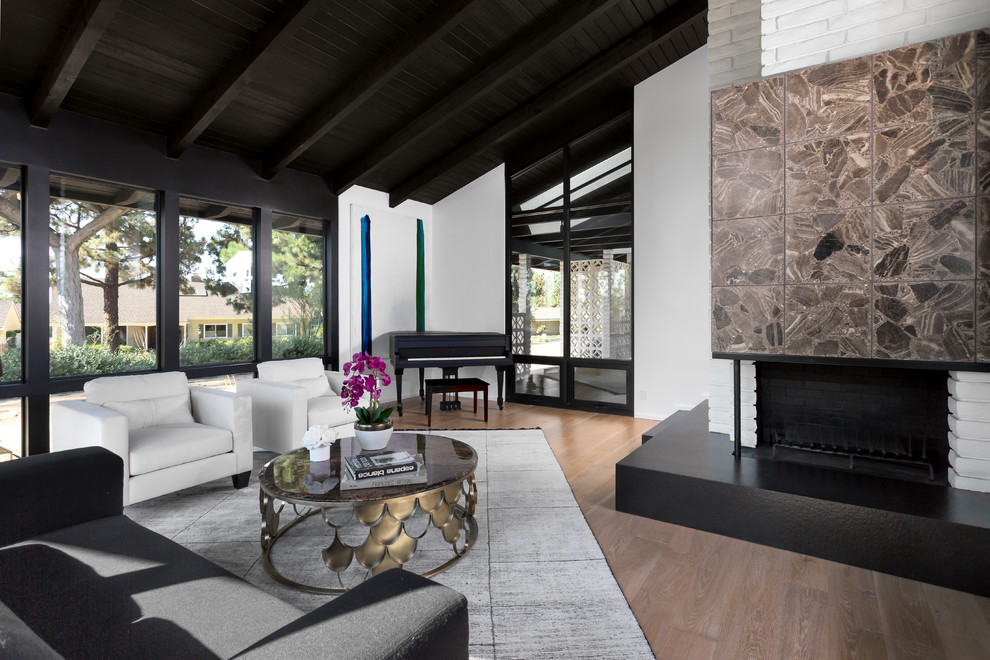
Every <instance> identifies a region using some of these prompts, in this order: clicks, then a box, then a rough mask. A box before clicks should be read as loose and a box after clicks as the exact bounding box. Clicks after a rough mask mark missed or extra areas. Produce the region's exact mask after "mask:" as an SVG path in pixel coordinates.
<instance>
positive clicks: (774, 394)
mask: <svg viewBox="0 0 990 660" xmlns="http://www.w3.org/2000/svg"><path fill="white" fill-rule="evenodd" d="M947 377H948V372H946V371H941V370H929V369H905V368H894V367H858V366H856V367H853V366H836V365H823V364H801V363H788V362H757V363H756V378H757V397H756V398H757V413H756V415H757V417H756V425H757V449H756V454H757V455H758V456H760V457H764V458H773V459H775V460H794V461H799V462H812V463H815V464H818V465H822V466H824V467H834V468H840V469H853V470H863V471H867V472H870V473H873V474H880V475H882V476H888V477H891V478H900V479H907V480H912V481H926V482H929V483H939V484H944V483H946V480H945V474H946V468H947V466H948V440H947V432H948V422H947V415H948V403H947V397H948V390H947V385H946V380H947Z"/></svg>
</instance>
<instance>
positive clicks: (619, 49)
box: [389, 0, 708, 207]
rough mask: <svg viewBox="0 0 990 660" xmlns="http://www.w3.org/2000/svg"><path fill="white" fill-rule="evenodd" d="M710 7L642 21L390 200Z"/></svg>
mask: <svg viewBox="0 0 990 660" xmlns="http://www.w3.org/2000/svg"><path fill="white" fill-rule="evenodd" d="M707 12H708V3H707V1H706V0H687V1H685V2H679V3H677V4H676V5H674V6H673V7H671V8H669V9H667V10H665V11H663V12H661V13H660V14H659V15H658V16H657V17H656V18H654V19H653V20H652V21H650V22H649V23H648V24H647V25H646V26H644V27H643V28H640V29H639V30H637V31H636V32H635V33H633V34H632V35H630V36H628V37H626V38H625V39H623V40H622V41H621V42H619V43H618V44H616V45H615V46H613V47H612V48H610V49H609V50H608V51H606V52H605V53H604V54H603V55H601V56H600V57H598V58H597V59H595V60H593V61H592V62H590V63H588V64H586V65H584V66H583V67H581V68H580V69H578V70H577V71H575V72H574V73H572V74H571V75H569V76H568V77H567V78H565V79H564V80H562V81H560V82H559V83H557V84H556V85H554V86H552V87H550V88H549V89H548V90H546V91H545V92H543V93H542V94H540V95H539V96H537V97H536V98H534V99H532V100H530V101H529V102H527V103H526V104H524V105H523V106H521V107H520V108H518V109H517V110H515V111H514V112H512V113H510V114H509V115H507V116H505V117H503V118H502V119H501V120H499V121H498V122H496V123H495V124H493V125H492V126H490V127H488V128H487V129H485V130H484V131H482V132H481V133H479V134H478V135H476V136H474V137H473V138H471V139H470V140H468V141H466V142H464V143H463V144H461V146H459V147H458V148H456V149H455V150H453V151H452V152H450V153H448V154H447V155H446V156H444V157H443V158H441V159H440V160H438V161H436V162H434V163H432V164H430V165H428V166H427V167H425V168H424V169H422V170H420V171H419V172H416V173H415V174H413V175H412V176H410V177H409V178H407V179H406V180H405V181H403V182H402V183H400V184H399V185H397V186H396V187H395V188H393V189H392V190H390V191H389V205H390V206H392V207H395V206H398V205H399V204H401V203H402V202H404V201H406V200H407V199H409V198H410V197H412V196H414V195H415V194H416V193H417V192H418V191H419V190H421V189H423V188H424V187H426V186H428V185H429V184H430V183H432V182H433V181H434V180H436V179H437V178H439V177H441V176H443V175H444V174H445V173H446V172H448V171H450V170H452V169H454V168H455V167H457V166H458V165H460V164H461V163H463V162H464V161H466V160H468V159H470V158H472V157H473V156H475V155H477V154H478V153H479V152H481V151H483V150H485V149H487V148H489V147H491V146H492V145H494V144H496V143H498V142H499V141H500V140H503V139H505V138H506V137H508V136H510V135H512V134H513V133H515V132H516V131H519V130H521V129H523V128H524V127H525V126H526V125H527V124H528V123H529V122H531V121H533V120H534V119H535V118H536V117H538V116H539V115H540V114H542V113H544V112H547V111H549V110H551V109H553V108H554V107H557V106H559V105H562V104H564V103H567V102H568V101H570V100H571V99H573V98H575V97H576V96H578V95H580V94H581V93H582V92H585V91H586V90H588V89H589V88H590V87H593V86H594V85H595V84H596V83H597V82H599V81H600V80H602V79H603V78H605V77H607V76H609V75H610V74H612V73H614V72H615V71H616V70H618V69H620V68H622V67H624V66H626V65H627V64H629V63H630V62H632V61H634V60H636V59H638V58H639V57H640V56H642V55H643V54H644V53H645V52H647V51H648V50H650V49H652V48H654V47H656V46H657V45H659V44H662V43H663V42H665V41H667V40H669V39H671V38H672V37H673V36H674V35H676V34H678V30H679V29H680V28H681V27H682V26H683V25H684V24H686V23H689V22H691V21H694V20H695V19H697V18H698V17H699V16H704V15H706V14H707Z"/></svg>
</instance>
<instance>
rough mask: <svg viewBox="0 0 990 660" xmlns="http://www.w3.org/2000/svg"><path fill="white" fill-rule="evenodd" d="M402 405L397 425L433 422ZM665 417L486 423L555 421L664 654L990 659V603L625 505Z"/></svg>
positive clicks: (622, 577) (606, 545) (463, 419)
mask: <svg viewBox="0 0 990 660" xmlns="http://www.w3.org/2000/svg"><path fill="white" fill-rule="evenodd" d="M403 404H404V405H403V411H404V413H405V415H404V416H403V417H394V418H393V419H395V421H396V428H401V429H425V428H426V416H425V414H423V404H422V403H421V402H420V401H419V399H418V398H409V399H406V400H404V401H403ZM655 424H656V422H655V421H652V420H646V419H635V418H631V417H619V416H615V415H605V414H600V413H585V412H578V411H571V410H560V409H556V408H543V407H537V406H526V405H521V404H511V403H509V404H506V405H505V409H504V410H501V411H500V410H498V407H497V406H492V408H491V409H490V411H489V421H488V424H487V428H535V427H539V428H541V429H543V432H544V433H545V434H546V436H547V440H548V442H549V443H550V447H551V448H552V449H553V452H554V454H555V455H556V457H557V461H558V462H559V463H560V465H561V467H562V468H563V470H564V474H565V475H566V477H567V480H568V482H569V483H570V485H571V488H572V490H573V491H574V495H575V497H576V498H577V501H578V504H580V506H581V509H582V511H583V512H584V515H585V517H586V518H587V520H588V523H589V525H590V526H591V529H592V531H593V532H594V534H595V536H596V537H597V539H598V543H599V545H601V547H602V551H603V552H604V553H605V557H606V559H607V560H608V563H609V565H610V566H611V568H612V572H613V573H614V574H615V578H616V581H617V582H618V583H619V586H620V588H621V589H622V591H623V593H624V594H625V596H626V600H628V601H629V604H630V606H631V608H632V610H633V612H634V614H635V615H636V618H637V619H638V620H639V623H640V626H641V627H642V629H643V632H644V633H645V634H646V637H647V639H648V640H649V642H650V645H651V646H652V648H653V652H654V654H655V655H656V657H658V658H664V659H666V658H672V659H677V660H682V659H689V660H708V659H711V658H719V659H723V658H724V659H730V658H731V659H733V660H735V659H741V658H774V659H777V658H808V659H812V658H821V659H826V658H827V659H829V660H831V659H834V658H857V659H859V658H868V659H874V658H879V659H883V658H889V659H891V660H895V659H897V660H900V659H901V658H926V659H941V658H945V659H946V660H954V659H962V660H977V659H981V658H982V659H990V599H987V598H980V597H977V596H974V595H972V594H967V593H963V592H959V591H953V590H951V589H945V588H942V587H936V586H932V585H929V584H922V583H920V582H915V581H913V580H907V579H903V578H898V577H893V576H890V575H885V574H882V573H875V572H872V571H868V570H865V569H861V568H855V567H852V566H845V565H842V564H837V563H835V562H830V561H825V560H822V559H818V558H815V557H808V556H806V555H799V554H796V553H793V552H787V551H785V550H778V549H775V548H769V547H766V546H761V545H756V544H754V543H747V542H745V541H740V540H738V539H731V538H728V537H725V536H719V535H717V534H710V533H707V532H702V531H698V530H693V529H688V528H686V527H679V526H677V525H670V524H667V523H662V522H658V521H655V520H649V519H647V518H640V517H638V516H632V515H629V514H625V513H620V512H618V511H616V510H615V504H614V503H615V470H614V465H615V463H616V462H617V461H619V460H620V459H621V458H623V457H624V456H626V455H627V454H628V453H629V452H631V451H632V450H633V449H635V448H636V447H638V446H639V445H640V442H641V437H640V436H641V435H642V434H643V432H644V431H646V430H648V429H650V428H652V427H653V426H654V425H655ZM433 428H434V429H443V428H447V429H467V428H486V425H485V422H484V421H483V420H482V418H481V416H480V414H479V415H477V416H476V415H474V414H473V413H472V412H471V408H470V406H466V407H465V410H461V411H444V412H439V411H437V410H434V415H433ZM988 552H990V549H988Z"/></svg>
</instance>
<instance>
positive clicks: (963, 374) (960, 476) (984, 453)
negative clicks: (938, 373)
mask: <svg viewBox="0 0 990 660" xmlns="http://www.w3.org/2000/svg"><path fill="white" fill-rule="evenodd" d="M949 483H950V484H951V485H952V486H953V487H955V488H963V489H966V490H978V491H982V492H984V493H990V374H986V373H975V372H970V371H950V372H949Z"/></svg>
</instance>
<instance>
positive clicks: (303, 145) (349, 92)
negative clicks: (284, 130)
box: [261, 0, 482, 179]
mask: <svg viewBox="0 0 990 660" xmlns="http://www.w3.org/2000/svg"><path fill="white" fill-rule="evenodd" d="M481 4H482V0H454V1H453V2H451V3H450V4H448V5H447V6H446V7H445V8H444V9H443V10H442V11H438V12H436V13H434V14H432V15H431V16H430V17H429V18H428V19H427V20H426V21H424V22H423V23H421V24H420V25H419V27H418V28H416V29H415V30H414V31H413V32H411V33H409V35H408V36H407V37H406V38H405V39H404V40H403V41H402V42H401V43H399V44H398V45H397V46H396V47H395V48H393V49H392V50H391V51H390V52H389V53H388V54H387V55H386V56H385V57H383V58H382V59H380V60H379V61H378V62H377V63H376V64H375V66H373V67H371V68H370V69H368V70H367V71H365V72H364V73H362V74H360V75H359V76H358V77H357V78H355V79H354V80H352V81H351V82H349V83H348V84H347V85H345V86H344V88H343V89H341V90H337V91H336V92H335V93H334V94H333V96H332V97H331V98H330V99H329V100H328V101H327V102H326V103H325V104H324V105H323V107H321V108H320V109H319V110H317V111H316V112H315V113H313V115H312V116H311V117H309V118H308V119H307V120H306V121H305V122H303V123H302V124H300V125H299V126H298V127H297V128H295V129H294V130H293V131H292V132H291V133H290V134H289V135H288V136H287V137H286V138H285V139H284V140H282V142H281V143H280V144H279V145H278V146H276V147H275V148H274V149H273V150H272V152H271V155H270V156H268V157H266V158H265V159H264V166H263V168H262V172H261V175H262V177H264V178H266V179H270V178H272V177H273V176H275V175H276V174H278V173H279V172H281V171H282V170H283V169H284V168H285V167H287V166H288V165H289V164H290V163H292V161H294V160H295V159H296V158H298V157H299V156H300V155H301V154H302V153H304V152H305V151H306V150H307V149H308V148H309V147H311V146H312V145H313V144H314V143H315V142H316V141H317V140H319V139H320V138H321V137H323V136H324V135H326V134H327V133H328V132H330V131H331V130H333V129H334V128H335V127H336V126H337V125H338V124H340V122H341V121H343V120H344V119H346V118H347V117H348V116H349V115H350V114H351V113H352V112H354V111H356V110H357V109H358V108H359V107H360V106H361V104H362V103H364V102H365V101H367V100H368V99H369V98H371V96H372V95H373V94H374V93H375V92H377V91H378V90H379V89H381V88H382V87H383V86H384V85H385V84H386V83H387V82H389V81H390V80H391V79H392V78H393V77H394V76H395V75H396V74H397V73H398V72H400V71H401V70H402V69H403V68H404V67H405V66H406V65H407V64H408V63H409V61H410V60H414V59H416V58H417V57H419V55H420V54H422V53H423V52H425V51H427V50H429V49H430V48H431V47H432V46H433V44H434V43H435V42H436V41H438V40H439V39H440V38H442V37H443V36H444V35H445V34H446V33H447V32H448V31H449V30H450V28H451V27H452V26H454V25H456V24H457V23H459V22H460V21H462V20H464V17H465V16H467V15H468V14H470V13H471V12H473V11H475V10H476V9H477V7H478V6H479V5H481Z"/></svg>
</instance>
